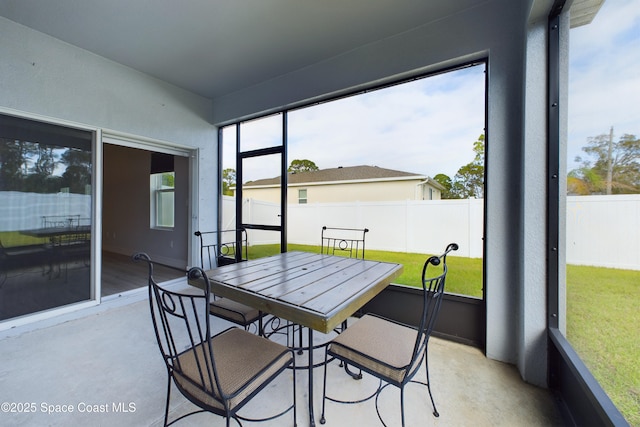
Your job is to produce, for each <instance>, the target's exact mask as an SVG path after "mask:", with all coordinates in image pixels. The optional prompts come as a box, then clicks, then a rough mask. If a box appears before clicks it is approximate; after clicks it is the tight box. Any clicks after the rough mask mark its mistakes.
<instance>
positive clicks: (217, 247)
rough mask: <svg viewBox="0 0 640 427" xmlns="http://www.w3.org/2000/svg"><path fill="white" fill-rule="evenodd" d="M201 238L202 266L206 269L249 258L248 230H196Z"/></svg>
mask: <svg viewBox="0 0 640 427" xmlns="http://www.w3.org/2000/svg"><path fill="white" fill-rule="evenodd" d="M194 234H195V235H196V236H198V237H199V239H200V267H202V268H203V269H205V270H208V269H211V268H215V267H219V266H221V265H227V264H234V263H236V262H240V261H246V260H247V259H248V244H247V243H248V242H247V230H245V229H244V228H235V229H229V230H220V231H196V232H195V233H194Z"/></svg>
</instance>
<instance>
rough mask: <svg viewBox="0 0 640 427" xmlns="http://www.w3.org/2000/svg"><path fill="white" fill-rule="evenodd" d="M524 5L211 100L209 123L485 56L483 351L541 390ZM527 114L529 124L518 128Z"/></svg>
mask: <svg viewBox="0 0 640 427" xmlns="http://www.w3.org/2000/svg"><path fill="white" fill-rule="evenodd" d="M531 4H532V2H531V1H522V2H515V1H512V0H488V1H487V2H483V3H481V4H479V5H478V6H477V7H475V8H472V9H469V10H467V11H464V12H461V13H458V14H456V15H454V16H449V17H446V18H443V19H440V20H438V21H434V22H426V23H425V24H424V25H422V26H420V27H417V28H415V29H413V30H411V31H406V32H404V33H402V34H398V35H396V36H392V37H389V38H386V39H384V40H381V41H379V42H377V43H371V44H368V45H366V46H363V47H361V48H359V49H354V50H352V51H349V52H346V53H344V54H342V55H339V56H336V57H333V58H327V59H325V60H323V61H322V62H319V63H317V64H314V65H310V66H307V67H304V68H303V69H300V70H296V71H294V72H291V73H288V74H287V75H284V76H281V77H276V78H273V79H271V80H269V81H267V82H264V83H262V84H257V85H255V86H252V87H250V88H247V89H245V90H242V91H238V92H235V93H231V94H229V95H227V96H224V97H221V98H217V99H214V103H213V120H214V123H216V124H225V123H231V122H233V121H235V120H237V119H239V118H248V117H252V116H257V115H262V114H265V113H267V112H272V111H276V110H279V109H282V108H286V107H292V106H298V105H303V104H307V103H309V102H310V101H312V100H313V101H316V100H321V99H325V98H330V97H332V96H336V95H338V94H345V93H349V92H353V91H355V90H357V89H364V88H366V87H370V86H372V85H374V84H380V83H383V82H388V81H391V80H397V79H399V78H402V77H409V76H412V75H416V74H418V73H422V72H427V71H435V70H440V69H442V68H444V67H446V66H450V65H454V64H460V63H462V62H465V61H467V60H471V59H476V58H483V57H487V58H488V60H489V63H488V69H487V75H488V87H487V90H488V93H487V98H488V102H487V129H486V137H487V143H486V155H485V159H486V182H485V184H486V188H485V190H486V192H485V200H486V213H485V241H484V244H485V258H484V259H485V278H486V280H485V283H486V287H487V289H486V291H487V293H486V295H487V299H486V308H487V324H486V330H487V340H486V353H487V356H488V357H490V358H493V359H497V360H502V361H505V362H509V363H514V364H517V365H518V368H519V370H520V373H521V375H522V376H523V378H524V379H525V380H526V381H529V382H531V383H534V384H538V385H546V381H547V379H546V375H547V371H546V342H543V341H544V340H541V337H543V336H544V333H545V331H546V326H547V318H546V302H545V299H546V297H545V293H546V283H547V282H546V273H545V269H544V268H537V267H539V265H538V264H539V263H536V265H535V266H534V268H527V269H526V271H525V261H526V260H531V259H532V257H531V256H529V255H533V256H534V257H537V258H536V259H540V262H543V260H544V256H541V255H543V254H544V248H545V245H546V233H545V231H544V230H542V228H541V227H542V222H543V221H544V218H546V216H547V212H546V194H545V192H544V190H543V191H540V190H541V186H543V185H545V183H546V178H547V177H546V153H545V149H544V147H545V145H544V144H541V143H540V141H541V140H544V137H545V134H546V124H545V121H544V120H539V119H541V118H542V116H541V114H542V115H544V111H541V110H540V109H541V108H543V109H546V104H545V103H544V97H545V96H546V90H543V88H544V87H545V85H546V82H545V80H546V77H545V71H544V69H543V68H544V62H540V63H533V62H527V57H530V58H532V60H535V59H540V58H545V57H546V44H545V43H544V38H545V32H546V29H545V22H546V17H545V16H540V17H535V16H531ZM528 37H532V39H531V40H528ZM527 67H528V68H527ZM529 84H532V87H531V90H530V91H527V90H526V88H527V87H528V85H529ZM527 97H531V99H529V100H528V99H527ZM529 113H531V114H533V117H534V120H532V121H531V122H529V121H528V120H527V121H525V120H524V117H525V116H527V117H528V116H529ZM525 123H526V126H525ZM525 134H526V138H525ZM525 155H526V169H525ZM525 200H526V212H525ZM527 248H530V249H527ZM525 272H526V277H525Z"/></svg>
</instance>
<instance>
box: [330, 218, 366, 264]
mask: <svg viewBox="0 0 640 427" xmlns="http://www.w3.org/2000/svg"><path fill="white" fill-rule="evenodd" d="M368 232H369V229H368V228H336V227H327V226H324V227H322V234H321V246H320V251H321V253H323V254H326V255H344V256H348V257H349V258H362V259H364V239H365V236H366V234H367V233H368Z"/></svg>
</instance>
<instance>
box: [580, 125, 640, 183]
mask: <svg viewBox="0 0 640 427" xmlns="http://www.w3.org/2000/svg"><path fill="white" fill-rule="evenodd" d="M582 151H584V152H585V153H586V154H587V155H589V158H586V159H583V158H581V157H580V156H578V157H576V162H579V163H581V166H580V167H579V168H578V169H574V170H572V171H571V172H569V174H568V177H567V190H568V192H569V193H573V194H629V193H640V140H639V139H638V138H636V136H635V135H631V134H624V135H623V136H621V137H620V139H619V140H618V141H614V137H613V127H611V129H610V131H609V133H608V134H602V135H598V136H595V137H589V138H588V139H587V145H586V146H585V147H582Z"/></svg>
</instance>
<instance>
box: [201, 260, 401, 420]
mask: <svg viewBox="0 0 640 427" xmlns="http://www.w3.org/2000/svg"><path fill="white" fill-rule="evenodd" d="M402 270H403V267H402V265H401V264H396V263H389V262H381V261H372V260H362V259H354V258H345V257H341V256H333V255H322V254H314V253H308V252H298V251H292V252H286V253H281V254H278V255H274V256H270V257H265V258H259V259H254V260H249V261H245V262H241V263H237V264H231V265H225V266H222V267H218V268H214V269H212V270H209V271H207V272H206V273H207V276H208V277H209V279H210V282H211V292H213V293H214V294H216V295H219V296H222V297H226V298H230V299H232V300H234V301H237V302H240V303H243V304H246V305H249V306H252V307H254V308H256V309H258V310H261V311H262V312H264V313H269V314H272V315H274V316H277V317H279V318H282V319H286V320H289V321H291V322H293V323H295V324H298V325H301V326H305V327H307V328H308V330H309V343H313V331H314V330H315V331H319V332H322V333H329V332H331V331H333V329H334V328H335V327H336V326H338V325H340V324H341V323H342V322H343V321H344V320H346V319H347V318H348V317H350V316H351V315H353V314H354V313H355V312H356V311H357V310H358V309H360V308H361V307H362V306H364V305H365V304H366V303H367V302H368V301H370V300H371V299H372V298H373V297H374V296H376V295H377V294H378V293H380V292H381V291H382V290H383V289H384V288H386V287H387V286H388V285H389V283H390V282H391V281H392V280H393V279H395V278H396V277H398V276H399V275H400V274H401V273H402ZM189 283H190V284H192V285H196V286H198V285H201V284H200V283H199V282H198V281H197V280H195V281H190V282H189ZM308 356H309V364H308V367H309V368H308V369H309V394H308V397H309V419H310V425H312V426H315V419H314V410H313V366H314V365H313V351H311V350H310V351H308Z"/></svg>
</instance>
